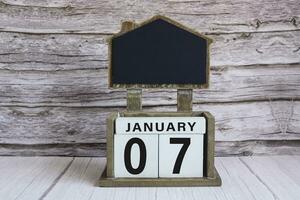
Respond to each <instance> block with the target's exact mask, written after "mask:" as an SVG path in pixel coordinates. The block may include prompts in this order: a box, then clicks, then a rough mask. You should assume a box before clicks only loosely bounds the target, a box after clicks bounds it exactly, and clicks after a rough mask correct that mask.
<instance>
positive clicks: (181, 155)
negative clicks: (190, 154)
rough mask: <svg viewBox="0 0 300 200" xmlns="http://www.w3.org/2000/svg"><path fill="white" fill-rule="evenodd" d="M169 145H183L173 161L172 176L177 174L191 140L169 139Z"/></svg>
mask: <svg viewBox="0 0 300 200" xmlns="http://www.w3.org/2000/svg"><path fill="white" fill-rule="evenodd" d="M170 144H183V145H182V147H181V149H180V151H179V153H178V156H177V159H176V161H175V165H174V168H173V174H179V173H180V168H181V164H182V160H183V158H184V155H185V153H186V150H187V149H188V148H189V146H190V144H191V138H170Z"/></svg>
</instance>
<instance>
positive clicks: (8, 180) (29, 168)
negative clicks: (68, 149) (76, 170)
mask: <svg viewBox="0 0 300 200" xmlns="http://www.w3.org/2000/svg"><path fill="white" fill-rule="evenodd" d="M71 160H72V158H57V157H55V158H54V157H44V158H41V157H24V158H21V157H1V158H0V167H1V178H0V184H1V191H0V197H1V199H39V198H40V197H41V196H42V195H43V193H44V192H45V191H47V190H48V188H50V187H51V184H52V183H53V182H55V180H56V179H57V177H59V176H60V174H61V173H62V172H63V170H64V169H65V168H66V167H67V166H68V164H69V163H70V162H71Z"/></svg>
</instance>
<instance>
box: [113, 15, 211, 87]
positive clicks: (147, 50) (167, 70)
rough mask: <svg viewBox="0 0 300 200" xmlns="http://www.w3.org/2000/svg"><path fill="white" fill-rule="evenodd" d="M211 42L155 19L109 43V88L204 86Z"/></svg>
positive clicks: (176, 25) (180, 27)
mask: <svg viewBox="0 0 300 200" xmlns="http://www.w3.org/2000/svg"><path fill="white" fill-rule="evenodd" d="M210 42H211V40H210V39H209V38H207V37H205V36H203V35H201V34H199V33H197V32H194V31H192V30H190V29H188V28H186V27H184V26H182V25H180V24H178V23H177V22H174V21H172V20H170V19H169V18H166V17H163V16H156V17H153V18H152V19H150V20H148V21H146V22H144V23H143V24H141V25H137V26H136V27H134V28H133V29H132V30H129V31H127V32H125V33H124V32H122V33H120V34H116V35H115V36H114V37H112V39H111V41H110V80H109V85H110V86H111V87H125V88H130V87H140V88H151V87H168V88H170V87H171V88H172V87H173V88H206V87H208V78H209V77H208V75H209V74H208V71H209V53H208V50H209V44H210Z"/></svg>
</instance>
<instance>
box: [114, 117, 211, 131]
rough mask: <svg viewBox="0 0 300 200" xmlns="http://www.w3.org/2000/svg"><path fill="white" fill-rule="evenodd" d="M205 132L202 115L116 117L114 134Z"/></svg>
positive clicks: (204, 122)
mask: <svg viewBox="0 0 300 200" xmlns="http://www.w3.org/2000/svg"><path fill="white" fill-rule="evenodd" d="M205 132H206V120H205V118H204V117H118V118H117V119H116V131H115V134H144V133H146V134H149V133H153V134H168V133H180V134H181V133H196V134H203V133H205Z"/></svg>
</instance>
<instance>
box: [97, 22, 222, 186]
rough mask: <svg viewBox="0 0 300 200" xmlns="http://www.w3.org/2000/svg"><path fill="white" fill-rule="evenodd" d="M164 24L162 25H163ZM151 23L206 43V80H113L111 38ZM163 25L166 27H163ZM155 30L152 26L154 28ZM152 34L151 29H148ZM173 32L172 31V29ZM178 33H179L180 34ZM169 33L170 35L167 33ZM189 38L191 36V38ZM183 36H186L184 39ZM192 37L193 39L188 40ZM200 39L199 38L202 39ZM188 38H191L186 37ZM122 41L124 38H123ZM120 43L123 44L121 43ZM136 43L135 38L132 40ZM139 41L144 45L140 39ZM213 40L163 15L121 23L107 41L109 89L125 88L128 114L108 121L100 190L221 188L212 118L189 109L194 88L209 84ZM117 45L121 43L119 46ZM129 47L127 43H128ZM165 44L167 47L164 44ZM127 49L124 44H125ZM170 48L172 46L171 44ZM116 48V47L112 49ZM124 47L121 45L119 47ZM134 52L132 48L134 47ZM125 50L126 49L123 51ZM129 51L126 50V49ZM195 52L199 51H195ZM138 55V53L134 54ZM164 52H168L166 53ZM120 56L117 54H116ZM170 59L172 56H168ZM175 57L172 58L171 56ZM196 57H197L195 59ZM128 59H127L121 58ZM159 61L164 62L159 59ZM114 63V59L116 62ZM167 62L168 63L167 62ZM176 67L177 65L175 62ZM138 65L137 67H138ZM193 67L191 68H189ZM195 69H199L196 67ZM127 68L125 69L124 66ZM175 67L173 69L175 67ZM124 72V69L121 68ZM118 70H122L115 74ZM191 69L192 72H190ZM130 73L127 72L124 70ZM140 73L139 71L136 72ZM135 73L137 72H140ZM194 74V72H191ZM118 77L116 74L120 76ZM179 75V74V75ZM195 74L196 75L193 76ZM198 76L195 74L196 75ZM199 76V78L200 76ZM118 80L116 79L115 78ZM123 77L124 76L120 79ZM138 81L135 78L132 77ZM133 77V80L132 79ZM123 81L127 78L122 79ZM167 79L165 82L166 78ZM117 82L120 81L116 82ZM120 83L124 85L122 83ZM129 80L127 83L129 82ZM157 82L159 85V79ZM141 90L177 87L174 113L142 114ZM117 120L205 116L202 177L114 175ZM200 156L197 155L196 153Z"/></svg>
mask: <svg viewBox="0 0 300 200" xmlns="http://www.w3.org/2000/svg"><path fill="white" fill-rule="evenodd" d="M162 21H164V22H162ZM152 22H158V23H161V24H163V25H162V26H164V27H165V28H166V27H167V26H168V27H169V26H170V24H171V26H173V28H174V27H176V29H181V30H182V31H184V32H190V33H191V35H194V36H196V37H198V38H200V40H203V39H204V40H205V41H206V42H205V44H202V43H201V45H203V48H205V51H204V54H205V52H206V57H203V58H202V60H203V61H204V62H205V64H203V66H202V69H203V70H204V71H203V72H202V73H200V74H202V75H204V76H205V78H204V79H205V81H204V82H203V81H202V82H201V81H200V82H198V81H199V80H198V79H197V81H196V82H195V81H191V82H190V83H184V84H177V83H176V80H174V81H175V83H163V84H162V83H143V82H140V81H137V82H131V81H133V80H124V79H122V78H121V79H116V77H114V74H115V72H116V71H114V72H113V58H112V55H113V52H114V54H116V53H117V52H116V51H113V50H112V49H113V43H112V41H113V39H114V38H115V39H118V38H120V37H122V36H123V35H125V34H127V33H128V32H130V31H134V30H135V29H139V28H141V29H143V27H144V26H147V24H151V23H152ZM165 23H167V24H169V25H166V24H165ZM153 28H154V29H155V27H153ZM150 31H151V30H150ZM172 31H175V32H176V30H174V29H172ZM182 31H180V32H182ZM168 33H169V32H168ZM191 35H190V36H191ZM184 37H185V36H184ZM191 38H194V37H191ZM201 38H202V39H201ZM187 39H190V38H187ZM124 40H125V39H124ZM124 40H122V41H124ZM135 40H136V41H138V38H136V39H135ZM141 42H144V39H142V41H141ZM211 42H212V40H211V39H210V38H208V37H206V36H205V35H202V34H200V33H198V32H196V31H194V30H191V29H189V28H187V27H185V26H183V25H181V24H179V23H178V22H175V21H173V20H171V19H169V18H167V17H164V16H154V17H153V18H151V19H149V20H147V21H145V22H144V23H141V24H136V23H134V22H130V21H128V22H123V24H122V28H121V31H120V32H119V33H117V34H115V35H114V36H113V37H112V38H111V39H110V40H109V45H108V46H109V51H108V53H109V70H108V71H109V76H108V77H109V80H108V81H109V86H110V87H112V88H126V89H127V111H123V112H114V113H112V114H111V115H110V116H109V117H108V119H107V135H106V143H107V153H106V157H107V166H106V168H105V169H104V171H103V172H102V175H101V177H100V180H99V186H101V187H164V186H165V187H175V186H179V187H183V186H220V185H221V184H222V181H221V177H220V176H219V174H218V172H217V170H216V168H215V166H214V153H215V119H214V117H213V116H212V115H211V114H210V113H209V112H193V110H192V105H193V104H192V99H193V95H192V94H193V88H207V87H208V82H209V45H210V43H211ZM119 44H120V43H119ZM127 45H130V44H127ZM164 45H166V44H164ZM125 46H126V45H125ZM171 46H172V45H171ZM115 47H116V46H115ZM122 48H124V46H122ZM133 49H134V48H133ZM124 51H125V50H124ZM126 52H128V49H127V50H126ZM195 52H198V51H195ZM137 53H139V52H137ZM166 53H167V52H166ZM120 54H122V53H120V52H119V54H118V55H120ZM151 54H152V52H151V51H149V56H150V57H151ZM138 57H139V56H138V55H135V58H138ZM171 57H172V56H171ZM172 58H174V57H172ZM197 58H198V54H197V57H196V59H197ZM120 59H125V60H126V59H127V57H124V58H120ZM159 60H163V58H162V59H159ZM115 61H116V60H115ZM118 61H120V60H118ZM169 61H170V60H169ZM118 63H119V64H116V63H114V65H117V66H122V68H123V66H124V65H123V63H122V62H121V63H120V62H118ZM175 65H176V62H175ZM139 66H140V65H139ZM189 66H192V65H189ZM195 66H198V64H197V65H195ZM127 67H128V66H127ZM176 67H179V66H176ZM176 67H175V68H176ZM123 69H124V68H123ZM114 70H117V72H120V74H121V75H124V72H125V73H126V70H125V71H122V69H121V68H118V69H114ZM118 70H121V71H122V73H121V71H118ZM191 70H192V69H191ZM127 71H130V70H127ZM138 71H139V70H138ZM138 71H137V73H139V72H138ZM131 72H132V73H131V74H129V75H128V74H127V75H125V77H126V76H130V75H132V74H136V73H135V71H131ZM190 73H191V74H193V73H194V72H190ZM120 74H119V75H120ZM178 74H180V73H178ZM194 74H195V73H194ZM196 74H197V73H196ZM200 74H199V75H200ZM117 77H118V76H117ZM123 78H124V77H123ZM135 78H137V77H135ZM135 78H133V79H135ZM125 79H126V78H125ZM166 80H168V79H166ZM118 81H120V82H118ZM122 81H123V82H122ZM128 81H129V82H128ZM158 82H160V81H159V80H158ZM142 88H176V89H177V112H144V111H143V110H142ZM118 117H204V118H205V119H206V133H205V134H204V144H203V146H204V151H203V177H197V178H196V177H190V178H179V177H178V178H117V177H115V176H114V134H115V120H116V119H117V118H118ZM199 154H200V152H199Z"/></svg>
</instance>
